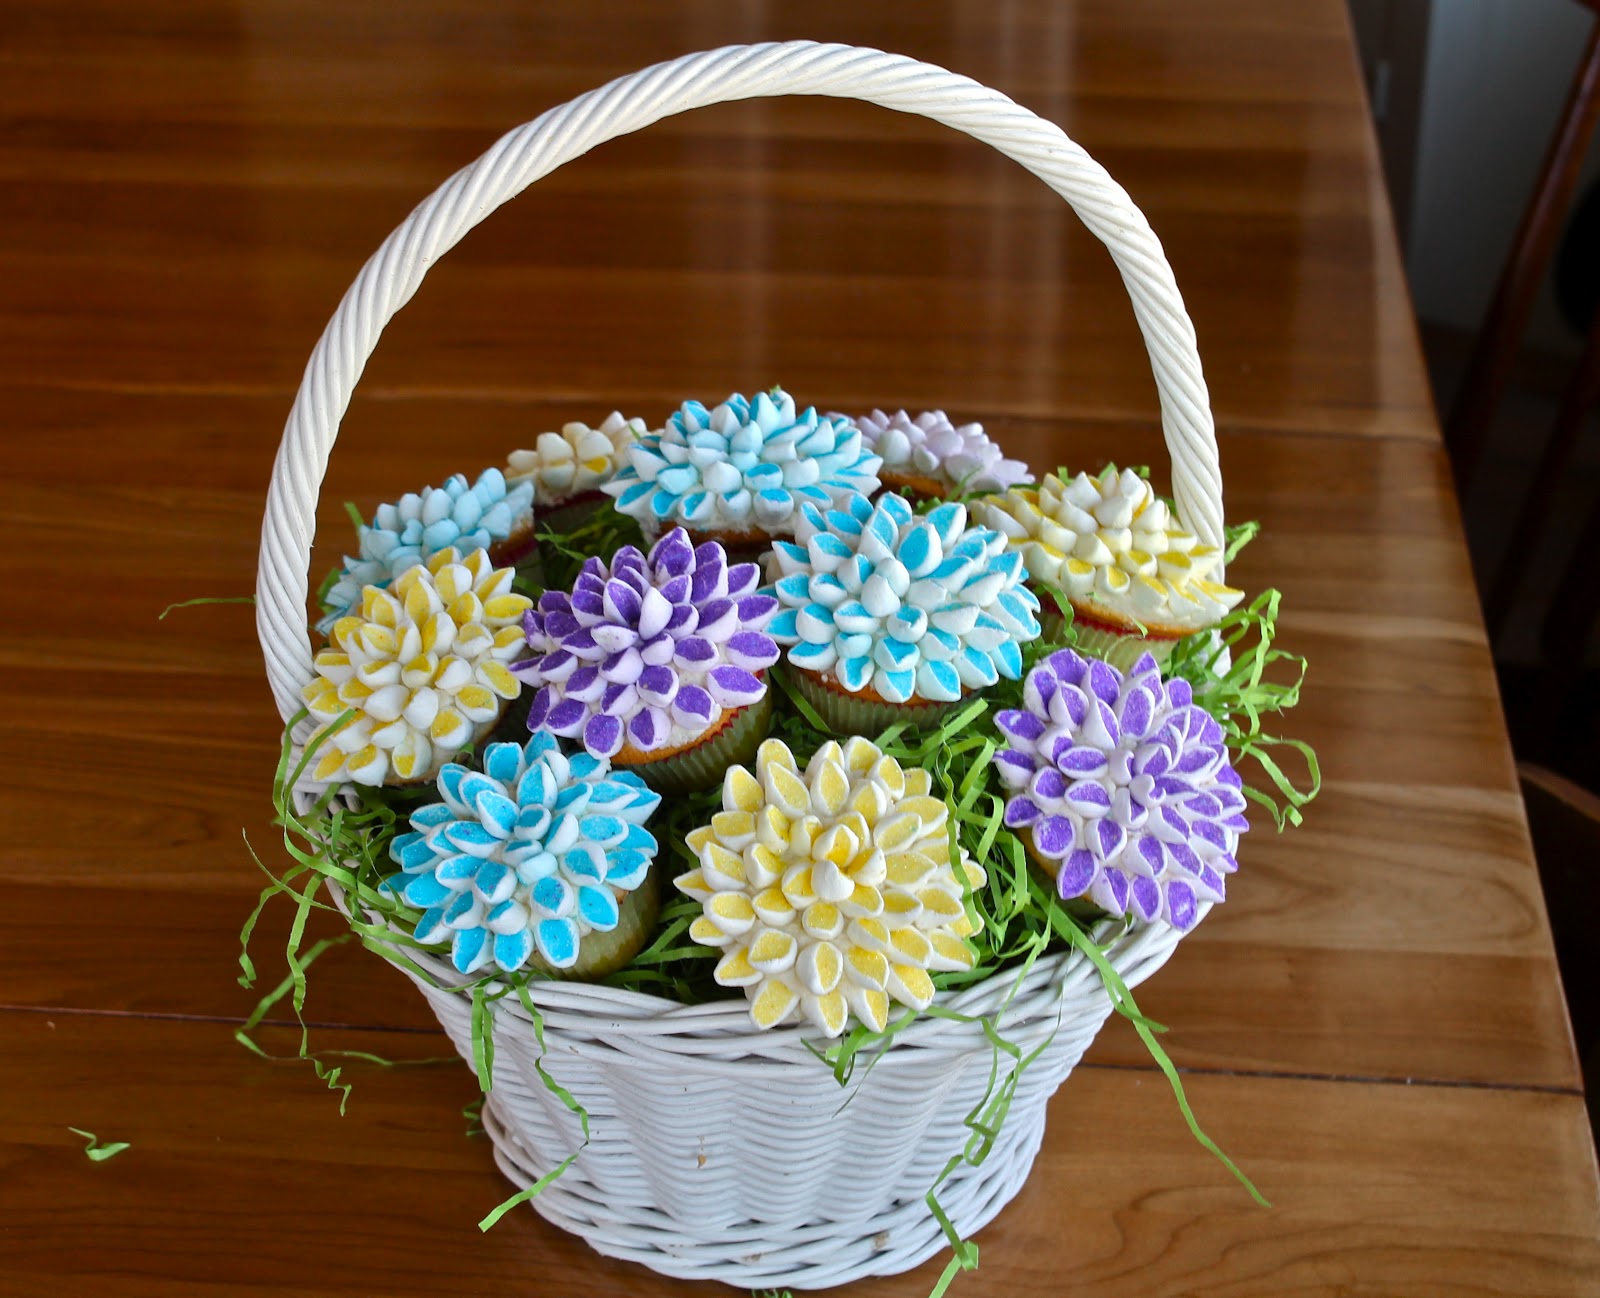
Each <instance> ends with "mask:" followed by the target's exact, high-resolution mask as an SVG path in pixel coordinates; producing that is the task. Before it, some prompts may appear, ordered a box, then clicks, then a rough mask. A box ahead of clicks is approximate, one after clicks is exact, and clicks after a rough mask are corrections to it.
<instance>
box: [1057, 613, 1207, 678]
mask: <svg viewBox="0 0 1600 1298" xmlns="http://www.w3.org/2000/svg"><path fill="white" fill-rule="evenodd" d="M1057 616H1059V614H1058V615H1057ZM1072 626H1073V630H1075V631H1076V632H1077V633H1078V643H1077V645H1076V648H1077V650H1078V652H1079V653H1081V654H1084V655H1086V656H1088V657H1090V658H1100V659H1103V660H1104V661H1106V662H1108V663H1110V664H1111V665H1112V666H1113V667H1115V668H1116V669H1117V670H1118V671H1122V672H1125V671H1128V670H1129V669H1130V668H1131V667H1132V666H1133V665H1134V663H1136V662H1138V661H1139V655H1140V654H1145V653H1148V654H1149V655H1150V656H1151V657H1152V658H1154V659H1155V660H1156V665H1157V666H1160V665H1162V664H1164V663H1165V662H1166V661H1167V659H1168V658H1170V657H1172V646H1173V645H1175V644H1177V643H1178V642H1177V641H1176V640H1165V639H1155V638H1152V637H1147V636H1142V635H1139V634H1138V633H1137V632H1131V633H1127V634H1124V633H1122V632H1119V631H1112V630H1110V629H1109V628H1107V627H1102V626H1098V625H1096V624H1095V623H1093V622H1085V621H1083V620H1082V619H1079V620H1078V621H1076V622H1074V623H1073V624H1072Z"/></svg>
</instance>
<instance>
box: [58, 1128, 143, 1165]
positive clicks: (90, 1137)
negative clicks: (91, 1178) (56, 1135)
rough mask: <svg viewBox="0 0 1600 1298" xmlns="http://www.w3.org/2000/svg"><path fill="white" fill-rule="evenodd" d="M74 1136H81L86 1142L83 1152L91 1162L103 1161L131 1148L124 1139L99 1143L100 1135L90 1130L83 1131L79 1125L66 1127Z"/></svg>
mask: <svg viewBox="0 0 1600 1298" xmlns="http://www.w3.org/2000/svg"><path fill="white" fill-rule="evenodd" d="M67 1130H68V1131H70V1132H71V1133H72V1134H73V1135H74V1136H82V1137H83V1138H84V1140H86V1141H87V1142H88V1143H87V1144H86V1145H85V1146H84V1150H83V1152H84V1154H85V1156H86V1157H87V1158H88V1159H89V1161H90V1162H91V1163H103V1162H105V1161H106V1159H108V1158H115V1157H116V1156H117V1155H118V1154H120V1153H121V1152H122V1151H123V1150H124V1149H132V1148H133V1146H132V1145H130V1144H129V1143H128V1142H127V1141H126V1140H110V1141H107V1142H106V1143H105V1144H101V1143H100V1137H99V1136H97V1135H95V1134H94V1132H92V1131H85V1130H83V1128H81V1127H68V1128H67Z"/></svg>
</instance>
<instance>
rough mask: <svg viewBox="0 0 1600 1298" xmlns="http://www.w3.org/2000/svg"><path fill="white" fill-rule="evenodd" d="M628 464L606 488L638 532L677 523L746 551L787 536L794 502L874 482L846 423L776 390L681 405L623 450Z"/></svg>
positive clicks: (696, 538) (872, 487)
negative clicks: (714, 403) (799, 407)
mask: <svg viewBox="0 0 1600 1298" xmlns="http://www.w3.org/2000/svg"><path fill="white" fill-rule="evenodd" d="M628 460H629V467H627V468H626V469H624V470H622V472H620V473H619V474H617V476H616V477H615V478H614V479H612V481H611V482H610V483H608V484H607V485H606V488H605V489H606V491H608V492H609V493H610V494H611V495H612V496H614V497H616V501H617V508H618V509H619V510H621V511H622V512H623V513H624V514H629V515H631V516H632V517H634V518H636V519H638V520H639V526H640V527H641V528H642V529H643V530H644V534H645V536H646V537H649V538H652V539H653V538H654V537H657V536H659V535H660V534H661V533H662V532H664V531H666V530H667V529H669V528H672V527H683V528H686V529H687V530H688V532H689V537H690V540H692V541H693V542H694V543H695V544H697V545H698V544H699V543H700V542H702V541H716V542H718V543H719V544H721V545H723V546H724V547H726V548H727V549H728V550H729V551H730V553H734V554H736V555H738V556H739V557H755V555H757V554H759V553H761V552H762V551H764V550H766V549H767V548H768V547H769V546H770V545H771V543H772V540H773V538H774V537H778V536H793V535H794V531H795V527H796V525H797V523H798V520H799V516H800V507H801V506H802V505H803V504H806V503H808V502H809V503H811V504H815V505H819V506H822V507H824V508H826V507H827V506H829V505H832V504H835V503H838V502H841V501H844V500H847V499H848V498H849V497H850V496H852V495H854V494H856V493H858V492H860V493H863V494H865V495H869V496H870V495H871V494H872V493H873V492H874V491H876V490H877V489H878V478H877V470H878V457H877V456H876V455H874V454H872V453H871V452H870V451H868V450H867V449H866V448H865V447H864V446H863V445H862V441H861V432H860V430H859V429H857V428H856V427H855V425H854V424H851V423H850V422H849V421H848V420H845V419H842V418H836V417H833V416H828V417H820V416H818V414H817V412H816V410H815V408H812V407H807V409H806V410H805V412H804V413H803V414H797V413H796V411H795V404H794V398H793V397H791V396H790V395H789V394H788V393H787V392H785V391H783V389H782V388H774V389H773V390H772V391H771V392H770V393H766V392H763V393H761V394H760V395H759V396H757V397H756V399H755V400H754V401H746V400H745V399H744V397H742V396H740V395H739V394H738V393H734V394H733V395H732V396H731V397H729V398H728V399H727V400H726V401H724V402H723V403H722V404H721V405H720V406H718V407H716V409H714V410H707V409H706V408H705V407H704V406H703V405H701V404H700V403H699V402H698V401H688V402H685V403H684V405H683V406H682V408H681V409H679V410H678V411H677V412H676V413H675V414H674V415H673V416H672V417H671V418H670V419H669V420H668V421H667V426H666V427H665V428H663V429H661V430H660V431H659V432H653V433H646V434H645V435H644V436H642V437H640V438H639V440H638V441H637V442H635V443H634V444H633V445H632V446H631V447H629V448H628Z"/></svg>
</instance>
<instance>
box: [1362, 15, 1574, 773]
mask: <svg viewBox="0 0 1600 1298" xmlns="http://www.w3.org/2000/svg"><path fill="white" fill-rule="evenodd" d="M1597 7H1600V6H1597V5H1596V4H1595V3H1593V2H1592V0H1350V12H1351V19H1352V22H1353V25H1354V27H1355V30H1356V35H1357V39H1358V43H1359V46H1360V49H1361V54H1362V64H1363V72H1364V74H1365V78H1366V82H1367V89H1368V96H1369V100H1370V102H1371V106H1372V113H1373V121H1374V126H1375V128H1376V132H1377V136H1378V142H1379V147H1380V149H1381V150H1382V152H1383V155H1384V166H1385V174H1386V179H1387V181H1388V185H1389V190H1390V196H1391V201H1392V204H1393V206H1394V209H1395V220H1396V226H1397V230H1398V233H1399V236H1400V239H1401V243H1402V246H1403V249H1404V252H1405V257H1406V267H1407V273H1408V277H1409V279H1410V283H1411V292H1412V296H1413V300H1414V303H1415V306H1416V312H1417V317H1418V325H1419V328H1420V331H1421V335H1422V341H1423V346H1424V349H1425V351H1426V353H1427V356H1428V365H1429V370H1430V372H1431V374H1432V378H1433V383H1434V395H1435V400H1436V402H1437V404H1438V407H1439V411H1440V415H1441V418H1442V417H1444V416H1445V415H1446V414H1447V413H1448V412H1449V411H1450V409H1451V404H1452V401H1453V399H1454V396H1455V393H1456V390H1457V387H1458V385H1459V384H1460V382H1461V380H1462V377H1463V373H1464V371H1465V369H1466V367H1467V363H1468V359H1469V351H1470V348H1471V345H1472V341H1473V338H1474V335H1475V334H1476V333H1477V331H1478V330H1479V328H1480V326H1481V325H1482V323H1483V321H1484V316H1485V312H1486V309H1487V308H1488V306H1489V303H1490V299H1491V296H1492V294H1493V291H1494V288H1495V284H1496V282H1497V280H1498V278H1499V276H1500V274H1501V270H1502V267H1503V266H1504V264H1505V261H1506V258H1507V255H1508V253H1509V251H1510V249H1511V247H1512V244H1513V240H1514V238H1515V235H1516V233H1517V229H1518V225H1519V222H1520V220H1521V218H1522V214H1523V211H1524V209H1525V207H1526V206H1527V204H1528V201H1529V198H1530V195H1531V193H1532V192H1533V188H1534V186H1535V184H1536V181H1537V179H1538V177H1539V176H1540V173H1541V170H1542V167H1543V164H1544V161H1545V157H1546V154H1547V152H1548V150H1549V146H1550V143H1551V140H1552V138H1553V136H1554V134H1555V132H1556V129H1557V125H1558V121H1559V119H1560V117H1561V114H1562V112H1563V109H1564V106H1565V104H1566V102H1567V99H1568V95H1569V93H1570V91H1571V88H1572V84H1573V79H1574V76H1575V74H1576V72H1577V70H1578V67H1579V64H1580V61H1581V60H1582V58H1583V55H1584V53H1585V48H1586V45H1587V44H1588V39H1589V33H1590V31H1591V29H1592V28H1593V26H1594V24H1595V22H1596V13H1595V10H1596V8H1597ZM1596 139H1597V141H1600V134H1597V137H1596ZM1579 174H1580V179H1579V182H1578V185H1577V189H1576V192H1575V194H1574V197H1573V199H1572V202H1571V204H1570V206H1569V207H1568V208H1567V209H1566V211H1565V212H1564V213H1563V214H1562V217H1561V239H1560V242H1559V243H1558V244H1557V246H1556V249H1555V253H1554V255H1553V256H1552V257H1551V259H1550V266H1549V268H1548V269H1547V270H1546V271H1545V272H1544V273H1543V274H1542V275H1541V276H1540V279H1539V286H1538V292H1537V296H1536V298H1535V300H1534V303H1533V307H1532V311H1531V314H1530V317H1529V321H1528V325H1527V328H1526V330H1525V332H1524V333H1523V335H1522V337H1521V340H1520V345H1518V346H1517V348H1516V353H1515V359H1514V361H1513V365H1512V371H1511V379H1510V383H1509V385H1508V387H1507V389H1506V392H1505V394H1504V397H1503V398H1502V400H1501V401H1500V402H1499V404H1498V406H1497V408H1496V411H1495V417H1494V419H1493V422H1492V424H1491V425H1490V428H1489V433H1488V438H1487V442H1486V444H1485V450H1484V455H1483V460H1482V463H1481V465H1480V467H1479V468H1478V470H1477V471H1476V472H1474V473H1471V474H1469V475H1467V476H1466V477H1465V478H1464V479H1463V481H1462V487H1463V492H1462V504H1463V511H1464V514H1465V522H1466V528H1467V534H1468V539H1469V543H1470V545H1471V547H1472V553H1473V561H1474V566H1475V568H1476V570H1477V574H1478V579H1479V584H1480V587H1481V588H1484V589H1488V588H1489V587H1491V586H1492V585H1493V583H1494V581H1495V579H1496V578H1497V576H1499V575H1501V574H1502V573H1504V572H1510V573H1511V577H1512V579H1514V585H1515V597H1514V600H1513V602H1512V605H1511V612H1510V614H1509V616H1508V617H1507V618H1506V620H1505V626H1504V629H1503V630H1502V631H1501V633H1500V634H1499V635H1498V636H1497V637H1496V641H1495V656H1496V660H1497V666H1498V669H1499V672H1500V676H1501V683H1502V690H1503V693H1504V694H1505V696H1506V700H1507V711H1508V716H1509V719H1510V721H1511V727H1512V733H1513V738H1514V740H1516V741H1517V742H1518V747H1519V755H1521V756H1532V757H1535V758H1537V759H1538V760H1542V761H1544V760H1548V761H1552V762H1554V763H1556V764H1562V763H1565V764H1566V765H1568V766H1570V767H1572V770H1573V774H1574V775H1575V776H1581V777H1582V778H1583V779H1584V782H1586V783H1588V784H1589V785H1590V786H1591V787H1597V788H1600V759H1596V758H1587V757H1585V756H1584V755H1583V754H1581V753H1578V754H1567V755H1561V754H1552V753H1551V752H1550V751H1548V747H1549V746H1548V743H1547V742H1546V740H1547V739H1548V736H1544V737H1541V736H1539V735H1537V734H1535V733H1534V732H1533V729H1532V728H1531V727H1530V726H1529V724H1527V721H1528V719H1527V717H1525V716H1524V715H1521V713H1522V710H1523V709H1524V708H1526V707H1529V706H1532V705H1533V703H1534V700H1535V699H1536V697H1537V695H1538V691H1537V689H1536V688H1535V687H1536V686H1537V684H1538V683H1539V681H1540V679H1541V678H1542V675H1543V674H1544V672H1545V670H1546V668H1547V666H1548V645H1547V643H1546V642H1547V641H1548V638H1549V637H1548V636H1547V635H1544V634H1543V628H1544V627H1545V624H1546V622H1547V620H1548V617H1549V615H1550V611H1551V608H1552V604H1553V603H1554V602H1555V601H1556V600H1557V599H1558V596H1559V594H1560V591H1561V586H1562V582H1563V580H1564V579H1565V577H1566V576H1567V575H1568V574H1569V573H1570V570H1571V568H1572V565H1573V561H1574V559H1575V558H1576V557H1577V556H1576V549H1577V547H1578V544H1579V541H1580V539H1581V537H1582V535H1583V529H1584V527H1585V526H1586V524H1588V522H1589V521H1590V519H1591V518H1592V517H1593V516H1594V514H1595V512H1596V510H1597V508H1600V447H1597V445H1596V443H1597V441H1600V439H1597V437H1596V435H1595V432H1596V430H1595V429H1594V427H1593V415H1592V411H1591V412H1590V413H1589V416H1588V418H1586V420H1585V423H1584V426H1583V427H1582V430H1581V432H1580V435H1579V436H1578V439H1577V442H1576V446H1575V451H1574V454H1573V456H1572V459H1571V461H1570V463H1569V464H1568V465H1566V466H1565V467H1564V468H1563V470H1562V472H1561V473H1560V474H1559V475H1553V476H1554V479H1555V480H1553V481H1535V478H1536V477H1537V476H1538V473H1537V467H1538V463H1539V457H1540V453H1541V451H1542V449H1543V448H1544V446H1545V445H1546V443H1547V442H1548V440H1549V434H1550V430H1551V427H1552V425H1553V424H1554V422H1555V419H1556V415H1557V410H1558V407H1559V405H1560V402H1561V399H1562V396H1563V393H1564V392H1565V391H1566V389H1567V387H1568V385H1569V383H1570V382H1571V381H1572V379H1573V376H1574V373H1575V371H1576V369H1577V367H1578V362H1579V356H1580V352H1581V350H1582V344H1583V339H1584V336H1585V334H1586V332H1587V329H1588V322H1589V318H1590V315H1591V313H1592V307H1593V301H1594V294H1595V292H1596V291H1597V289H1596V283H1595V273H1594V267H1595V265H1596V262H1597V260H1600V143H1594V142H1592V143H1591V144H1590V146H1589V147H1588V148H1587V150H1586V151H1585V152H1584V153H1583V155H1582V165H1581V170H1580V173H1579ZM1586 199H1587V200H1589V201H1588V202H1587V203H1586V201H1585V200H1586ZM1529 492H1539V493H1542V494H1543V495H1544V496H1545V497H1546V498H1547V500H1548V508H1549V527H1548V529H1547V530H1546V533H1545V535H1544V536H1543V537H1542V539H1541V540H1540V541H1539V543H1538V545H1537V546H1536V547H1533V548H1532V550H1531V552H1529V553H1520V552H1519V553H1515V554H1514V553H1511V548H1512V547H1509V545H1508V541H1509V539H1510V535H1511V531H1512V517H1513V515H1514V513H1515V510H1516V507H1517V506H1518V505H1519V504H1520V502H1521V501H1522V500H1523V499H1524V498H1526V497H1527V495H1528V493H1529ZM1507 565H1512V567H1511V568H1509V569H1508V567H1507ZM1569 656H1571V655H1569ZM1577 656H1579V657H1581V659H1582V663H1581V666H1582V667H1583V668H1584V669H1585V670H1584V672H1583V673H1582V675H1581V677H1579V678H1577V679H1576V680H1575V681H1574V682H1573V683H1572V684H1571V685H1570V688H1568V689H1567V691H1566V693H1565V694H1563V696H1562V701H1563V705H1565V704H1566V703H1567V702H1575V703H1581V705H1582V707H1583V709H1584V719H1585V724H1584V725H1583V726H1582V727H1581V728H1580V729H1581V733H1582V734H1583V735H1584V738H1585V742H1584V744H1583V745H1581V747H1582V748H1584V749H1587V748H1588V747H1593V746H1592V745H1588V744H1587V742H1586V740H1587V735H1588V734H1589V733H1592V730H1593V724H1594V722H1595V721H1596V720H1597V719H1600V673H1597V672H1596V671H1595V670H1594V669H1596V668H1600V644H1597V641H1596V637H1595V636H1594V635H1593V634H1592V633H1591V634H1590V635H1589V637H1588V640H1587V649H1582V650H1580V651H1579V654H1578V655H1577ZM1585 762H1587V763H1589V765H1588V766H1587V767H1584V769H1581V770H1580V769H1578V768H1579V767H1580V766H1582V765H1583V764H1584V763H1585Z"/></svg>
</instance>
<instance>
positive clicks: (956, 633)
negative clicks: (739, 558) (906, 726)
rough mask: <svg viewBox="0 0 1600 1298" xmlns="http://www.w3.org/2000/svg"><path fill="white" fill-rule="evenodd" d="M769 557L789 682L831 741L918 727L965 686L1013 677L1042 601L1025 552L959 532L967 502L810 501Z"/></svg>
mask: <svg viewBox="0 0 1600 1298" xmlns="http://www.w3.org/2000/svg"><path fill="white" fill-rule="evenodd" d="M772 562H773V564H774V565H775V567H776V570H777V572H778V573H779V574H780V575H779V577H778V580H777V583H776V586H775V588H774V589H775V591H776V593H777V596H778V599H779V601H780V602H781V603H782V605H783V611H782V612H780V613H779V614H778V616H777V617H776V618H775V619H773V622H772V627H771V631H772V636H773V638H774V639H775V640H776V641H777V642H778V643H779V644H780V645H785V646H788V663H789V667H790V668H791V671H790V679H791V680H793V682H794V685H795V688H796V689H797V690H798V691H799V692H800V694H801V695H802V696H803V697H804V698H805V699H806V701H807V702H809V703H810V704H811V705H812V706H813V707H814V708H815V709H816V710H817V712H818V713H819V714H820V715H821V717H822V719H823V721H824V722H825V723H826V724H827V725H828V727H829V728H830V729H832V730H834V731H835V732H836V733H839V734H876V733H877V732H878V731H880V730H882V729H883V728H884V727H885V726H888V725H891V724H893V723H894V722H897V721H909V722H911V723H912V724H915V725H927V724H929V723H930V722H933V721H936V720H937V719H938V718H939V717H941V716H943V715H944V714H946V713H947V712H949V711H951V710H953V709H954V708H955V707H956V705H958V704H959V703H960V702H961V701H962V699H964V698H966V697H967V696H968V695H969V694H970V693H971V692H973V691H974V690H980V689H984V688H986V687H987V686H990V685H993V684H994V683H995V682H996V681H998V680H999V679H1000V678H1001V677H1005V678H1006V679H1007V680H1017V679H1019V678H1020V677H1021V675H1022V648H1021V646H1022V645H1023V644H1024V643H1026V642H1027V641H1029V640H1032V639H1034V638H1035V637H1036V636H1038V634H1039V622H1038V618H1037V616H1036V614H1037V613H1038V610H1039V601H1038V600H1037V599H1036V598H1035V596H1034V594H1033V592H1032V591H1030V590H1029V589H1028V588H1027V587H1026V586H1024V585H1023V584H1022V582H1023V578H1024V577H1025V576H1026V575H1027V574H1026V571H1025V569H1024V568H1023V564H1022V556H1021V555H1020V554H1017V553H1015V552H1012V553H1007V552H1006V543H1005V538H1004V537H1003V536H1002V535H1001V534H1000V533H998V532H991V531H990V530H989V529H988V528H984V527H969V526H968V525H967V510H966V507H965V506H964V505H960V504H954V503H947V504H943V505H938V506H936V507H935V508H934V509H933V510H931V511H930V512H929V513H927V514H924V515H921V516H919V515H916V514H914V513H912V510H911V506H910V505H909V504H908V503H907V502H906V500H905V498H904V497H902V496H896V495H893V494H889V495H885V496H880V497H879V498H878V500H877V501H876V502H873V501H869V500H867V499H866V497H864V496H855V497H852V498H851V500H850V502H849V504H848V505H847V506H846V507H845V508H842V509H829V510H826V511H824V510H821V509H818V508H817V507H816V506H814V505H810V504H807V505H806V506H805V507H804V508H803V510H802V511H801V518H800V525H799V528H798V530H797V531H796V533H795V539H794V541H793V542H788V541H779V542H777V543H776V545H775V546H774V549H773V557H772Z"/></svg>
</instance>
